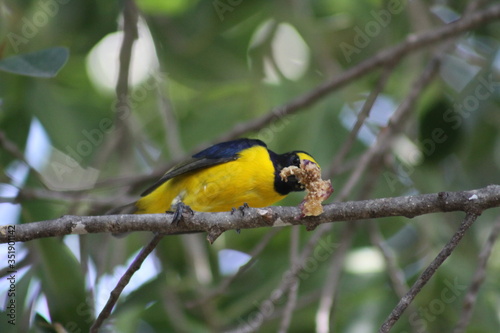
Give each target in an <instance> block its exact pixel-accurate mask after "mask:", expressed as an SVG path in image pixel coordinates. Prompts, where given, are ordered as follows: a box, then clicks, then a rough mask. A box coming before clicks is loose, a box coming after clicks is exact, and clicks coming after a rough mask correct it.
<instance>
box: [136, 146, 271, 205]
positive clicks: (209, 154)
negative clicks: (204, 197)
mask: <svg viewBox="0 0 500 333" xmlns="http://www.w3.org/2000/svg"><path fill="white" fill-rule="evenodd" d="M256 145H259V146H263V147H266V145H265V144H264V143H263V142H262V141H260V140H251V139H237V140H233V141H229V142H222V143H219V144H216V145H213V146H211V147H209V148H207V149H205V150H202V151H201V152H199V153H197V154H195V155H193V157H192V158H190V159H189V160H187V161H185V162H182V163H180V164H177V165H176V166H174V167H173V168H172V169H170V170H168V171H167V172H166V173H165V174H164V175H163V176H162V177H161V178H160V179H159V180H158V181H157V182H156V183H154V184H153V185H151V186H150V187H149V188H147V189H146V190H145V191H144V192H142V194H141V196H146V195H148V194H149V193H151V192H153V191H154V190H156V189H157V188H158V187H159V186H161V184H163V183H165V182H166V181H168V180H169V179H172V178H174V177H177V176H180V175H182V174H185V173H187V172H191V171H195V170H200V169H203V168H207V167H210V166H213V165H217V164H221V163H226V162H230V161H234V160H237V159H238V157H239V155H238V153H239V152H241V151H242V150H244V149H248V148H250V147H253V146H256Z"/></svg>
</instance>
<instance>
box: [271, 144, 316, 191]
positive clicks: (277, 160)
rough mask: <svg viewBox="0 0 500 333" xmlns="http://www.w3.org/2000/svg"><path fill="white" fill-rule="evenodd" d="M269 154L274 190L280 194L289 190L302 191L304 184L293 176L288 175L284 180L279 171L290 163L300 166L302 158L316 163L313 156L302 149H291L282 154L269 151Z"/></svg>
mask: <svg viewBox="0 0 500 333" xmlns="http://www.w3.org/2000/svg"><path fill="white" fill-rule="evenodd" d="M269 155H270V157H271V160H272V161H273V164H274V170H275V171H274V189H275V190H276V192H278V193H279V194H281V195H287V194H288V193H290V192H299V191H304V189H305V188H304V185H302V184H301V183H299V181H298V180H297V178H295V176H289V177H288V178H287V181H284V180H282V179H281V177H280V172H281V170H283V168H286V167H289V166H292V165H293V166H296V167H300V161H301V160H304V159H305V160H310V161H312V162H314V163H316V161H315V160H314V158H313V157H312V156H311V155H309V154H308V153H306V152H304V151H292V152H289V153H284V154H276V153H274V152H272V151H269Z"/></svg>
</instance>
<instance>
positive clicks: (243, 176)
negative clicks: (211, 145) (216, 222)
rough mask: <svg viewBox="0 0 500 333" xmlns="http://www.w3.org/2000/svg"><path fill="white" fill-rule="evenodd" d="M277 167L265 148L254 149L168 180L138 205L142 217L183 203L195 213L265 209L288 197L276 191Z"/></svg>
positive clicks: (255, 147)
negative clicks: (230, 159)
mask: <svg viewBox="0 0 500 333" xmlns="http://www.w3.org/2000/svg"><path fill="white" fill-rule="evenodd" d="M274 177H275V176H274V165H273V163H272V161H271V159H270V157H269V153H268V151H267V149H266V148H265V147H262V146H254V147H251V148H248V149H245V150H243V151H242V152H240V153H239V158H238V159H236V160H234V161H230V162H226V163H222V164H218V165H214V166H210V167H206V168H203V169H200V170H195V171H191V172H188V173H185V174H182V175H180V176H177V177H175V178H172V179H170V180H168V181H166V182H165V183H164V184H162V185H161V186H159V187H158V188H157V189H155V190H154V191H153V192H151V193H150V194H148V195H146V196H145V197H143V198H141V199H140V200H139V201H138V202H137V203H136V206H137V208H138V211H137V213H139V214H155V213H164V212H166V211H171V210H173V208H172V205H175V204H176V203H178V202H179V201H182V202H183V203H184V204H186V205H188V206H190V207H191V208H192V209H193V210H195V211H201V212H221V211H229V210H231V209H232V208H237V207H239V206H242V205H243V204H244V203H247V204H248V205H249V206H250V207H265V206H269V205H271V204H273V203H275V202H276V201H278V200H280V199H282V198H284V195H281V194H279V193H277V192H276V191H275V189H274Z"/></svg>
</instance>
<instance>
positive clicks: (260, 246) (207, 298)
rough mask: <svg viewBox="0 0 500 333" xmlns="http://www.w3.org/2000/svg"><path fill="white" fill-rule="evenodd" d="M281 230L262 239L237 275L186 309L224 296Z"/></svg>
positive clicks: (267, 234)
mask: <svg viewBox="0 0 500 333" xmlns="http://www.w3.org/2000/svg"><path fill="white" fill-rule="evenodd" d="M280 231H281V229H274V230H271V231H269V232H267V233H266V234H265V235H264V236H263V237H262V239H261V240H260V242H259V243H257V245H255V247H254V248H253V249H252V250H251V251H250V252H249V255H250V257H251V259H250V260H249V261H248V262H247V263H246V264H244V265H242V266H240V268H239V269H238V272H236V274H234V275H231V276H228V277H227V278H225V279H224V280H222V282H221V283H220V284H219V285H218V286H217V287H214V288H212V289H211V290H210V292H209V293H208V294H206V295H205V296H203V297H202V298H199V299H196V300H192V301H190V302H187V304H186V307H187V308H188V309H189V308H194V307H197V306H200V305H202V304H205V303H207V302H208V301H210V300H212V299H213V298H215V297H217V296H218V295H221V294H223V293H224V292H225V291H226V290H227V288H228V287H229V286H230V285H231V284H232V283H233V282H234V281H235V280H236V279H237V278H238V277H240V276H241V275H242V274H243V273H245V272H246V271H247V270H248V269H249V268H250V267H252V266H253V264H254V263H255V262H256V261H257V259H258V257H259V255H260V254H261V253H262V251H264V249H265V248H266V246H267V244H269V242H270V241H271V239H273V238H274V236H276V234H277V233H278V232H280Z"/></svg>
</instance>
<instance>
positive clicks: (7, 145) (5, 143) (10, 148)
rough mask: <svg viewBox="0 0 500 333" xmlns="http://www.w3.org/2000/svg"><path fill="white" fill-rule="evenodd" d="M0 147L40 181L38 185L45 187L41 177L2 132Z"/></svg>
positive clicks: (0, 133)
mask: <svg viewBox="0 0 500 333" xmlns="http://www.w3.org/2000/svg"><path fill="white" fill-rule="evenodd" d="M0 147H1V148H3V149H4V150H5V151H6V152H7V153H9V154H11V155H12V156H13V157H14V158H16V159H18V160H19V161H21V162H23V163H24V164H25V165H26V166H27V167H28V168H29V170H30V171H31V172H32V173H33V175H35V177H36V178H37V179H38V180H39V181H40V183H41V184H42V185H43V186H45V183H44V181H43V176H42V175H41V174H40V173H39V172H38V171H37V170H36V169H35V168H34V167H33V166H32V165H31V164H30V163H29V162H28V160H27V159H26V157H25V156H24V154H23V152H22V151H21V149H19V147H18V146H17V145H16V143H15V142H13V141H10V140H9V139H8V138H7V136H6V135H5V132H4V131H0Z"/></svg>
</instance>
